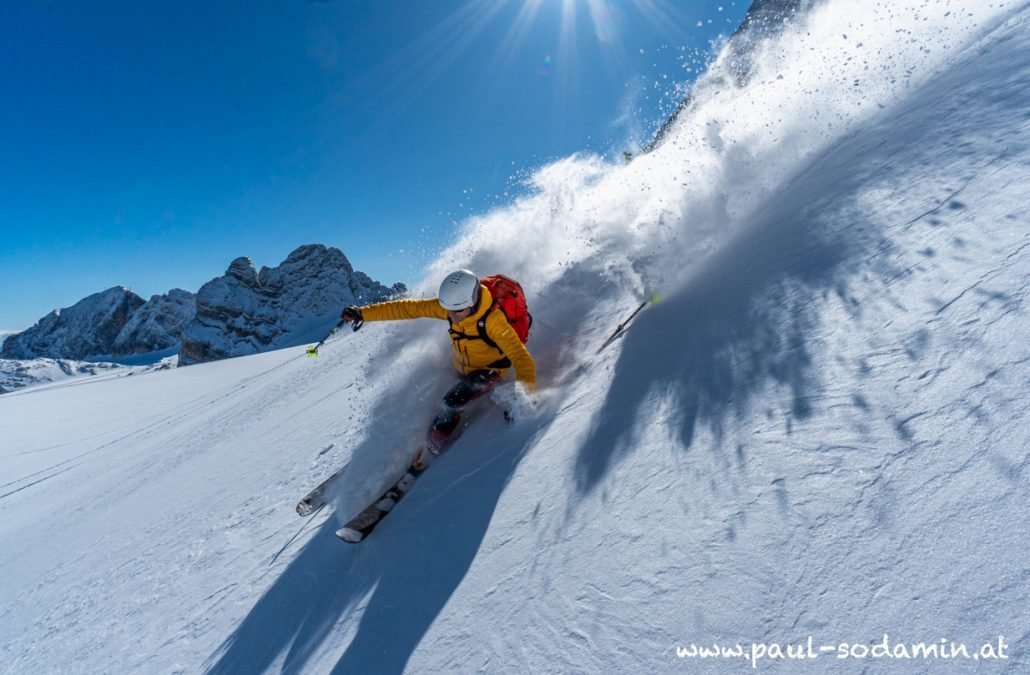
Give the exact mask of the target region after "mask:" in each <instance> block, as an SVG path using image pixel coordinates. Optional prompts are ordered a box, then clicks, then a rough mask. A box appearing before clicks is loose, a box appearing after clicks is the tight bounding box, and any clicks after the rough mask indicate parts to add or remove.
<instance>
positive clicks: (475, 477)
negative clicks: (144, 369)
mask: <svg viewBox="0 0 1030 675" xmlns="http://www.w3.org/2000/svg"><path fill="white" fill-rule="evenodd" d="M845 17H852V18H850V19H848V18H845ZM924 19H925V20H924ZM844 32H846V33H847V37H846V38H842V37H841V34H842V33H844ZM856 45H857V46H856ZM863 45H865V46H863ZM762 59H763V60H760V63H761V64H763V65H762V66H761V67H760V68H759V72H758V73H757V74H756V75H755V77H754V79H753V80H752V82H751V83H750V84H749V85H747V86H745V87H743V88H742V89H740V90H735V89H734V90H726V91H724V92H723V93H721V94H718V95H707V94H705V93H704V92H705V91H706V84H705V83H702V84H701V85H700V86H699V89H698V91H699V92H700V95H699V102H698V103H697V105H696V107H695V109H694V110H693V111H692V112H689V113H688V114H686V116H685V118H684V119H682V120H681V121H680V122H678V125H677V127H676V128H675V129H673V130H672V131H671V132H670V136H669V140H668V141H667V142H666V143H665V144H664V145H663V146H661V147H659V148H658V149H657V150H656V151H655V152H654V153H652V154H651V155H645V156H641V157H638V158H637V159H635V160H634V161H633V162H632V163H630V164H629V165H626V166H609V165H606V164H604V163H603V162H602V161H601V160H599V159H597V158H591V157H574V158H568V159H566V160H563V161H560V162H557V163H555V164H553V165H550V166H547V167H543V168H542V169H541V170H540V171H539V172H537V174H535V175H534V176H533V178H532V180H533V181H534V182H535V185H536V188H537V192H536V193H535V194H533V195H530V196H528V197H525V198H522V199H520V200H518V201H517V202H515V203H513V204H512V205H510V206H508V207H505V208H503V209H499V210H498V211H496V212H492V213H490V214H485V215H484V216H481V217H479V218H476V219H472V220H471V221H469V222H468V223H466V230H465V232H464V234H463V235H462V237H460V238H459V240H458V241H457V242H456V243H455V245H454V247H452V249H450V250H448V251H447V252H445V253H444V254H443V255H442V256H441V258H440V260H439V261H438V262H437V263H436V264H435V265H434V266H433V267H432V268H431V269H430V270H428V271H427V281H426V283H425V284H424V287H423V288H422V289H420V291H431V289H432V287H433V284H434V280H435V279H436V278H438V277H439V273H440V272H441V271H442V270H446V269H449V268H450V267H452V266H454V265H456V264H462V265H464V264H470V265H472V266H473V267H475V268H476V269H484V270H486V269H490V270H492V269H495V268H497V269H501V268H502V263H503V271H506V272H508V273H511V274H513V275H514V276H516V277H518V278H520V279H522V280H525V281H526V286H527V290H528V291H529V294H530V295H531V296H532V297H533V298H534V299H535V302H534V303H533V309H534V313H535V315H536V317H537V324H536V328H535V332H534V337H533V340H532V341H531V343H530V347H531V349H532V351H533V352H534V355H535V356H537V357H538V362H539V365H540V370H541V375H542V383H543V384H544V385H545V388H544V390H543V391H542V392H541V393H540V396H539V400H538V409H537V411H536V412H535V414H529V415H526V416H525V417H524V418H520V419H519V420H518V421H517V423H516V424H514V425H511V426H506V427H503V428H502V427H501V425H499V424H494V423H493V422H496V421H497V419H498V418H499V413H498V412H497V410H496V409H495V408H494V407H492V406H491V405H490V404H489V403H488V402H484V405H483V406H482V411H481V412H482V419H481V420H480V421H479V422H477V423H476V424H475V425H473V426H471V427H469V429H468V430H467V432H466V434H465V435H464V436H463V437H462V438H461V439H460V440H459V442H458V443H457V444H455V446H454V447H453V448H452V449H451V450H450V451H449V452H448V453H447V454H446V455H445V456H444V457H443V458H442V459H441V460H440V461H439V462H438V463H437V464H436V465H435V466H434V467H433V468H432V470H430V471H428V472H427V473H426V474H425V475H424V476H423V477H422V478H421V479H420V480H419V483H418V486H417V488H416V489H415V490H413V491H412V493H411V494H410V495H409V496H407V497H406V498H405V500H404V502H403V503H402V504H401V505H400V506H399V507H398V509H397V512H396V513H394V514H392V515H391V516H390V517H389V518H388V519H387V520H386V521H384V522H383V524H382V525H381V526H380V527H379V529H377V530H376V532H375V534H374V535H373V537H372V538H370V539H369V540H368V541H366V542H364V543H362V544H361V545H360V546H357V547H348V546H345V545H342V544H341V543H340V542H339V541H338V540H336V539H335V537H333V536H332V531H333V530H334V529H335V528H336V527H338V526H339V521H340V520H341V519H346V517H348V516H349V515H352V513H353V512H354V510H355V509H357V508H360V507H361V506H362V505H363V504H364V503H365V502H367V500H368V499H370V498H371V497H372V496H373V495H375V494H376V493H378V492H379V491H380V490H381V489H382V488H383V487H384V485H385V484H386V483H387V482H388V480H390V478H391V477H392V476H394V474H396V473H397V472H399V471H401V470H403V467H404V466H405V464H406V462H407V461H408V459H410V457H409V455H410V452H411V450H412V443H413V440H414V439H417V438H418V436H419V434H420V433H421V432H422V430H423V429H424V427H425V425H426V423H427V422H428V419H429V418H430V417H431V416H432V412H433V409H434V408H435V405H436V402H437V401H438V399H439V397H440V395H441V394H442V392H443V391H445V390H446V388H447V386H448V385H449V383H450V381H449V380H448V377H449V376H448V374H447V372H446V369H445V368H444V367H441V363H442V362H443V361H444V360H445V359H446V356H447V351H446V350H447V349H448V346H447V345H446V339H445V338H443V337H442V335H441V330H440V327H439V326H436V325H434V324H432V323H429V322H410V323H406V324H399V325H370V326H367V327H366V328H365V329H364V330H362V331H361V332H359V333H354V334H350V333H347V334H344V335H340V336H338V337H336V338H334V339H333V340H331V341H330V342H329V343H327V344H326V345H325V347H323V349H322V351H321V352H320V356H319V357H318V358H317V359H313V360H312V359H307V358H305V356H304V351H303V349H287V350H282V351H277V352H270V353H266V354H260V355H256V356H252V357H245V358H239V359H233V360H229V361H223V362H218V363H212V364H206V365H202V366H191V367H188V368H181V369H176V370H171V371H165V372H157V373H149V374H141V375H139V376H136V377H131V378H111V379H101V378H97V379H96V380H94V381H88V382H87V381H83V382H75V383H68V384H67V385H52V386H49V387H46V386H44V387H39V388H34V389H28V390H24V391H21V392H17V393H16V394H11V395H5V396H2V397H0V438H2V439H3V441H2V446H0V485H2V487H0V540H2V541H3V542H4V545H3V547H2V549H0V565H2V567H3V569H4V580H3V581H2V582H0V664H2V665H0V671H8V672H17V673H24V672H50V671H59V672H204V671H206V672H211V673H237V672H262V671H266V670H271V671H284V672H301V671H303V672H330V671H333V672H397V671H401V670H410V671H414V672H432V671H441V670H448V671H453V670H458V671H466V672H467V671H479V670H485V671H490V672H494V671H504V672H584V671H586V672H610V671H617V672H668V671H686V672H697V671H699V670H704V671H706V672H709V671H726V672H730V671H739V670H740V669H741V668H750V664H749V663H741V662H740V660H739V659H738V660H707V661H698V660H696V659H695V660H691V659H678V658H677V657H676V647H677V646H686V645H688V644H690V643H697V644H702V643H703V644H706V645H711V644H713V643H720V644H724V645H727V646H733V645H734V644H735V643H738V642H739V643H742V644H745V645H746V644H750V643H751V642H769V643H780V644H784V645H785V644H787V643H791V644H799V643H802V642H803V641H804V640H805V638H806V637H807V636H809V635H811V636H813V637H814V639H815V640H816V641H817V644H818V643H819V642H822V643H834V644H835V643H838V642H862V643H867V644H871V643H874V642H878V641H879V640H880V639H881V638H882V636H883V634H884V633H888V634H889V635H890V637H891V639H892V641H894V642H909V643H914V642H920V641H924V642H929V643H936V642H937V641H939V640H940V638H942V637H946V638H948V639H952V640H957V641H964V642H967V643H969V644H970V645H977V646H978V645H980V644H981V643H984V642H988V641H992V640H996V639H997V637H998V636H999V635H1004V636H1005V639H1006V641H1007V642H1008V644H1009V652H1010V655H1011V658H1010V659H1009V660H1007V661H999V662H986V661H983V662H979V663H976V662H970V663H963V664H957V663H955V662H951V663H934V662H924V661H901V660H897V661H895V660H880V661H871V660H866V661H858V662H856V660H846V661H839V660H837V659H835V658H833V656H832V655H825V656H823V657H821V659H820V660H819V662H818V663H796V662H788V661H785V660H779V661H777V660H772V659H767V660H766V661H764V662H762V663H760V664H759V667H760V668H762V669H763V670H773V671H786V670H791V671H793V670H799V669H812V672H853V671H855V670H859V669H862V670H872V671H875V672H884V671H888V672H911V671H913V670H916V671H924V670H932V671H936V670H938V669H941V670H945V671H949V672H950V671H952V670H958V669H962V670H963V671H965V670H969V669H973V670H976V671H978V672H979V671H985V672H986V671H989V672H1023V671H1025V670H1026V668H1027V664H1028V660H1027V656H1026V651H1027V649H1028V647H1030V640H1028V635H1030V618H1028V615H1027V613H1026V611H1025V608H1026V607H1027V606H1028V604H1030V597H1028V596H1030V571H1028V568H1027V565H1026V554H1025V553H1024V552H1023V551H1022V549H1023V548H1025V546H1024V545H1021V544H1020V543H1019V542H1025V541H1030V521H1028V519H1027V518H1026V512H1027V507H1028V505H1030V499H1028V492H1030V490H1028V488H1030V475H1028V474H1027V464H1028V454H1027V449H1028V447H1030V444H1028V441H1030V424H1028V420H1030V409H1028V408H1030V402H1028V399H1027V397H1026V382H1027V381H1028V380H1030V372H1028V371H1030V368H1028V362H1030V348H1028V346H1027V345H1028V344H1030V341H1028V340H1027V339H1026V335H1027V310H1026V304H1027V302H1026V301H1027V289H1028V288H1030V215H1028V213H1027V209H1028V206H1030V204H1028V203H1027V199H1026V194H1027V185H1030V152H1028V146H1030V125H1028V121H1027V116H1026V111H1027V110H1028V109H1030V87H1028V86H1027V85H1028V78H1030V11H1028V6H1027V5H1026V4H1019V3H1000V4H996V5H993V6H990V7H987V6H983V5H980V4H977V3H968V2H966V3H962V2H943V3H923V4H918V3H915V4H912V5H911V6H909V5H905V4H903V3H892V4H890V5H879V4H877V5H872V6H870V5H862V4H859V3H853V2H846V1H842V0H837V1H830V2H827V3H824V4H823V5H821V6H820V7H819V8H817V10H815V12H814V14H813V15H812V17H811V18H810V19H809V21H808V22H807V23H806V24H805V25H804V26H802V27H800V28H799V29H798V30H797V31H796V32H790V31H789V32H788V34H787V35H786V36H785V37H784V38H782V39H780V40H777V41H775V42H774V43H773V44H772V45H770V46H768V47H767V49H766V51H764V52H763V53H762ZM718 68H719V65H718V64H716V72H718ZM780 75H782V76H783V78H782V79H781V78H780V77H779V76H780ZM859 76H860V77H861V78H862V80H863V81H862V82H860V84H859V85H857V86H856V85H853V84H852V81H853V80H854V79H856V78H858V77H859ZM722 86H723V87H729V86H730V85H728V84H725V83H723V84H722ZM751 110H754V112H751V113H749V112H748V111H751ZM503 224H508V225H509V227H501V225H503ZM511 225H514V226H511ZM509 232H512V233H513V234H510V235H509V234H506V233H509ZM509 236H510V237H512V238H511V239H509V238H507V237H509ZM516 238H523V239H527V240H528V238H536V240H537V241H538V243H539V246H536V247H534V248H533V250H527V251H525V252H524V253H522V251H523V250H524V247H518V246H516V241H515V239H516ZM544 291H546V293H545V292H544ZM653 291H659V292H662V294H663V295H664V296H665V297H664V298H663V299H662V301H661V302H659V303H658V304H657V305H655V306H653V307H650V308H648V309H647V310H646V311H644V312H642V313H641V314H640V315H639V316H638V317H637V318H636V319H635V320H634V323H633V324H632V327H631V328H630V330H629V331H628V332H627V333H626V334H625V335H623V336H622V337H621V338H619V339H618V340H616V341H614V342H613V343H612V345H611V346H610V347H609V348H608V349H607V350H605V351H604V352H602V353H601V354H600V355H599V356H597V357H596V358H594V359H591V360H586V361H584V360H582V359H584V358H585V355H586V354H592V353H593V351H594V350H595V349H596V346H597V345H599V344H600V343H601V342H602V341H603V340H604V338H605V337H607V335H608V334H609V333H610V332H611V329H612V328H613V327H614V326H615V325H616V324H618V323H619V322H620V321H622V320H623V319H624V318H625V317H626V316H627V315H628V313H629V312H630V311H632V309H633V308H634V307H635V306H636V304H637V303H638V302H639V299H638V298H639V297H641V296H644V295H646V294H648V293H650V292H653ZM551 383H561V386H552V387H550V388H547V387H546V385H548V384H551ZM344 463H348V469H347V471H346V472H345V474H344V480H343V481H341V484H340V486H339V489H338V491H337V493H336V494H335V496H334V499H333V506H334V509H335V512H334V513H331V510H330V509H323V510H322V511H320V512H318V513H317V514H315V515H314V516H312V518H311V519H310V520H307V521H303V520H300V519H298V518H297V517H296V515H295V512H294V505H295V504H296V502H297V500H298V499H300V497H301V496H303V494H304V493H305V492H306V491H307V490H308V489H310V488H311V487H313V486H314V485H316V484H317V483H318V482H319V481H320V480H322V479H323V478H324V477H325V476H327V475H328V474H329V473H331V472H332V471H334V470H336V469H337V468H339V466H341V465H343V464H344Z"/></svg>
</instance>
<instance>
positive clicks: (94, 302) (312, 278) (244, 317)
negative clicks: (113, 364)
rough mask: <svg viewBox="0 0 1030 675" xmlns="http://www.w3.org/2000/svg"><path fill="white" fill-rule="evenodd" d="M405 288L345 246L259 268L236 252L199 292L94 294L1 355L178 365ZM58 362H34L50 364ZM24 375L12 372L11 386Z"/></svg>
mask: <svg viewBox="0 0 1030 675" xmlns="http://www.w3.org/2000/svg"><path fill="white" fill-rule="evenodd" d="M405 290H406V289H405V288H404V286H403V285H402V284H395V285H394V286H393V287H391V288H387V287H386V286H383V285H382V284H380V283H378V282H376V281H373V280H372V279H370V278H369V277H368V275H366V274H364V273H362V272H358V271H355V270H354V268H353V267H352V266H351V264H350V262H349V261H348V260H347V258H346V256H344V254H343V252H341V251H340V250H339V249H336V248H332V247H326V246H323V245H321V244H312V245H305V246H301V247H299V248H297V249H296V250H295V251H293V252H292V253H291V254H290V255H289V256H288V257H287V258H286V260H285V261H284V262H283V263H282V264H281V265H279V266H278V267H275V268H268V267H263V268H261V271H260V272H258V271H256V270H255V269H254V265H253V263H252V262H251V261H250V259H249V258H245V257H242V258H237V259H236V260H234V261H233V262H232V263H231V264H230V266H229V269H228V270H227V272H226V274H225V275H224V276H221V277H217V278H215V279H213V280H212V281H210V282H208V283H207V284H205V285H204V286H203V287H202V288H201V289H200V292H199V293H198V294H196V295H195V294H193V293H189V292H188V291H184V290H181V289H172V290H171V291H169V292H168V293H166V294H163V295H155V296H153V297H151V298H150V300H148V301H144V300H143V299H142V298H140V297H139V296H138V295H136V294H135V293H133V292H132V291H130V290H129V289H127V288H122V287H115V288H110V289H108V290H106V291H103V292H101V293H95V294H93V295H90V296H88V297H86V298H84V299H83V300H81V301H79V302H78V303H76V304H75V305H73V306H72V307H69V308H66V309H58V310H54V311H53V312H51V313H50V314H48V315H47V316H45V317H43V318H42V319H40V320H39V322H38V323H37V324H36V325H35V326H33V327H32V328H30V329H28V330H26V331H23V332H21V333H15V334H12V335H9V336H7V339H6V340H5V342H4V343H3V349H2V351H0V355H2V357H3V359H7V360H18V361H26V360H31V359H38V358H49V359H51V361H54V360H61V361H72V360H78V361H118V362H122V363H125V362H140V361H146V360H147V359H146V357H145V356H143V355H151V356H152V358H151V359H150V361H155V362H156V361H157V360H160V359H162V358H165V357H166V356H168V354H169V351H172V352H175V351H177V352H179V356H180V361H181V363H183V364H191V363H200V362H203V361H209V360H213V359H219V358H227V357H232V356H240V355H242V354H253V353H255V352H258V351H265V350H268V349H275V348H279V347H284V346H290V345H295V344H300V343H301V342H305V341H310V340H312V339H318V337H321V336H322V335H324V333H325V331H326V330H327V328H328V327H329V326H332V323H333V317H334V316H335V315H337V314H338V313H339V310H340V308H341V307H343V306H345V305H347V304H352V303H364V302H373V301H376V300H380V299H384V298H386V297H389V296H392V295H398V294H401V293H403V292H404V291H405ZM316 336H317V337H316ZM52 365H53V363H50V364H41V365H40V367H39V368H37V369H36V370H39V371H40V372H44V371H45V372H51V370H52V369H50V370H48V368H50V366H52ZM5 369H6V370H7V371H10V372H14V371H17V370H23V369H24V366H22V365H17V364H7V366H6V367H5ZM65 370H68V369H65ZM71 370H73V371H75V372H78V373H88V372H90V370H91V369H89V368H82V367H75V368H72V369H71ZM54 372H55V373H56V371H54ZM25 381H27V380H25V379H24V378H22V379H19V378H11V379H9V380H8V384H11V385H13V384H15V383H16V382H25Z"/></svg>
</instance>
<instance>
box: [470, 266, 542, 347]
mask: <svg viewBox="0 0 1030 675" xmlns="http://www.w3.org/2000/svg"><path fill="white" fill-rule="evenodd" d="M479 283H481V284H483V285H484V286H486V289H487V290H488V291H490V295H492V296H493V298H494V304H493V305H491V306H490V309H489V310H487V312H486V314H484V315H483V318H482V319H480V321H479V323H480V324H481V325H480V326H479V334H480V336H481V337H482V338H483V339H484V340H485V341H486V342H488V343H491V342H493V340H490V339H489V338H488V337H487V336H486V329H485V328H484V326H485V325H486V317H487V315H488V314H489V313H490V311H492V310H493V308H494V307H499V308H500V309H501V311H502V312H504V317H505V318H506V319H508V323H509V324H511V327H512V328H514V329H515V334H516V335H518V336H519V339H520V340H522V342H523V344H524V343H525V342H526V340H528V339H529V329H530V327H531V326H532V325H533V316H532V315H531V314H530V313H529V308H528V307H527V306H526V294H525V293H524V292H523V291H522V286H520V285H519V282H517V281H515V280H514V279H512V278H510V277H506V276H504V275H503V274H494V275H491V276H488V277H484V278H482V279H480V280H479ZM494 346H495V347H496V345H494Z"/></svg>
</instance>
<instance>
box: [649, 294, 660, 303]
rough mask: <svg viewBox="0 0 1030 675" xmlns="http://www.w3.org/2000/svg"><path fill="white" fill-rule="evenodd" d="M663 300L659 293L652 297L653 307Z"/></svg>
mask: <svg viewBox="0 0 1030 675" xmlns="http://www.w3.org/2000/svg"><path fill="white" fill-rule="evenodd" d="M661 299H662V296H660V295H658V294H657V293H655V294H653V295H652V296H651V304H652V305H656V304H658V303H659V302H660V301H661Z"/></svg>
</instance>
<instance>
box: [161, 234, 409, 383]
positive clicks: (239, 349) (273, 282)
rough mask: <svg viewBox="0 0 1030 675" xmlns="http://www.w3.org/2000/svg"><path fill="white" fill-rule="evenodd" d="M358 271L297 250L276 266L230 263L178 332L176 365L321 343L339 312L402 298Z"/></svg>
mask: <svg viewBox="0 0 1030 675" xmlns="http://www.w3.org/2000/svg"><path fill="white" fill-rule="evenodd" d="M405 290H406V289H405V288H404V286H403V285H402V284H396V285H394V286H393V287H392V288H391V287H387V286H384V285H382V284H380V283H378V282H376V281H373V280H372V279H370V278H369V277H368V276H367V275H365V274H363V273H361V272H356V271H355V270H354V268H353V267H352V266H351V264H350V262H349V261H348V260H347V257H346V256H345V255H344V254H343V252H342V251H340V250H339V249H337V248H331V247H326V246H323V245H321V244H311V245H307V246H301V247H300V248H298V249H297V250H295V251H294V252H293V253H291V254H290V255H289V257H287V258H286V260H285V261H283V263H282V264H281V265H279V266H278V267H274V268H268V267H262V268H261V271H260V272H259V271H257V270H256V269H255V268H254V264H253V263H252V262H251V260H250V258H246V257H242V258H237V259H236V260H233V261H232V263H231V264H230V265H229V269H228V270H226V272H225V274H224V275H223V276H221V277H218V278H217V279H213V280H211V281H209V282H208V283H206V284H204V286H203V287H201V289H200V291H199V292H198V293H197V301H196V310H197V311H196V316H195V317H194V318H193V320H192V321H190V322H189V324H188V325H187V326H186V328H185V330H184V331H183V333H182V346H181V347H180V350H179V363H180V364H181V365H189V364H193V363H202V362H205V361H216V360H218V359H224V358H229V357H232V356H242V355H245V354H254V353H257V352H262V351H266V350H269V349H278V348H282V347H289V346H293V345H298V344H302V343H304V342H310V341H314V340H317V339H318V338H320V337H323V336H324V334H325V331H326V330H327V329H328V328H329V327H331V326H332V325H333V323H334V322H335V320H336V318H337V317H338V315H339V312H340V309H341V308H343V307H344V306H346V305H351V304H357V305H360V304H365V303H369V302H376V301H379V300H383V299H386V298H388V297H390V296H392V295H397V294H400V293H403V292H404V291H405Z"/></svg>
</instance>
